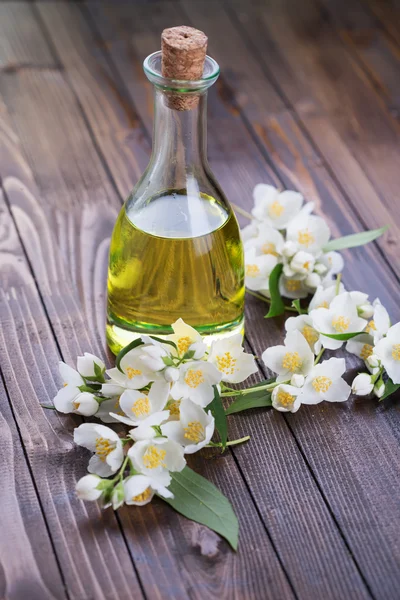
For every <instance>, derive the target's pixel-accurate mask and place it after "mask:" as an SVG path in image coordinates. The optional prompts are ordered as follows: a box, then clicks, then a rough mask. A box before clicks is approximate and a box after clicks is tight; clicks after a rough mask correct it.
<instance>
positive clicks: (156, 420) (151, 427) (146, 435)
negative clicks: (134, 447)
mask: <svg viewBox="0 0 400 600" xmlns="http://www.w3.org/2000/svg"><path fill="white" fill-rule="evenodd" d="M169 417H170V411H169V410H162V411H160V412H156V413H154V414H152V415H150V416H149V417H147V419H144V420H143V421H141V422H140V425H139V426H138V427H136V428H135V429H131V430H130V431H129V435H130V437H131V438H132V439H133V440H134V441H135V442H141V441H142V440H151V439H153V438H154V437H157V435H159V432H157V428H158V427H160V425H161V424H162V423H165V421H167V420H168V419H169Z"/></svg>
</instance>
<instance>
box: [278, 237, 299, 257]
mask: <svg viewBox="0 0 400 600" xmlns="http://www.w3.org/2000/svg"><path fill="white" fill-rule="evenodd" d="M298 249H299V247H298V245H297V244H296V242H291V241H289V242H285V243H284V244H283V246H282V252H281V254H283V256H285V257H286V258H291V257H292V256H294V255H295V254H296V252H297V250H298Z"/></svg>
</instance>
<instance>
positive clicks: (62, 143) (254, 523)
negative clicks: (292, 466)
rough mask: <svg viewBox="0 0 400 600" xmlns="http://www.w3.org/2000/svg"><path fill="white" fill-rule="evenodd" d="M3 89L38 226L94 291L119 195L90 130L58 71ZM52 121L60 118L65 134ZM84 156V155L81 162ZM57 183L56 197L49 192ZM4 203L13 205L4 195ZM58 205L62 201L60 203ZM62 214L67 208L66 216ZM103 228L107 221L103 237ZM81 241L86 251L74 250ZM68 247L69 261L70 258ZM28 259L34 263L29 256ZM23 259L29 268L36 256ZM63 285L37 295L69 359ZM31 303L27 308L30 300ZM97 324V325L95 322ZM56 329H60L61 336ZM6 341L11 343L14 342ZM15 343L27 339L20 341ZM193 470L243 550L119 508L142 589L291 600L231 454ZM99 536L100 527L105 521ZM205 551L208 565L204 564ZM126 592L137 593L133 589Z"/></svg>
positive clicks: (76, 321)
mask: <svg viewBox="0 0 400 600" xmlns="http://www.w3.org/2000/svg"><path fill="white" fill-rule="evenodd" d="M3 88H4V89H5V93H4V97H5V100H6V103H7V104H8V105H9V107H10V108H11V107H12V109H13V114H12V117H13V123H14V126H15V129H16V131H17V132H18V134H19V135H20V136H21V145H22V148H23V151H24V153H26V155H27V157H28V161H29V165H30V166H31V167H33V168H34V169H35V174H36V171H37V179H38V182H39V187H40V193H41V200H42V205H43V212H42V214H43V217H44V219H43V223H42V228H43V229H49V228H51V227H52V224H53V223H56V224H59V225H58V227H59V230H58V232H57V233H58V235H57V236H56V238H58V239H59V240H60V242H61V243H60V242H59V245H60V251H61V253H62V255H63V258H64V259H65V261H66V262H67V264H68V267H69V268H70V269H71V272H72V274H73V276H74V280H75V281H76V283H77V285H78V286H79V287H80V286H81V285H82V283H81V280H85V278H86V279H89V280H90V285H91V284H92V281H93V289H94V291H96V285H97V283H98V284H99V285H100V283H102V284H103V285H104V281H105V278H104V275H102V274H101V273H100V272H99V270H97V271H96V272H95V273H93V274H92V273H91V264H92V258H91V257H92V253H94V254H96V253H97V252H99V250H98V242H97V239H98V238H97V236H96V231H97V228H98V227H99V228H100V230H101V231H103V226H104V222H106V221H107V219H108V215H109V214H110V211H111V210H113V211H115V210H116V208H117V206H119V201H118V200H117V197H116V196H115V195H112V194H110V196H109V197H108V206H107V203H106V202H104V204H102V197H101V194H103V195H104V191H102V190H107V193H108V189H109V188H110V186H109V183H108V180H107V176H106V174H105V171H102V175H101V176H99V173H100V171H101V169H102V168H103V167H102V166H101V162H100V160H99V159H98V157H97V155H96V152H95V151H94V149H93V147H89V145H88V143H87V137H88V132H87V129H86V128H85V123H84V120H83V119H82V115H81V114H80V113H79V111H78V110H77V108H76V106H77V104H76V101H75V99H74V97H73V95H72V94H71V92H70V90H69V88H68V87H67V86H66V85H65V82H64V81H63V80H62V79H61V78H59V77H56V75H55V74H52V76H51V77H48V76H47V75H46V77H44V76H43V73H42V72H41V71H39V72H33V71H32V72H29V73H27V72H24V73H22V72H21V73H18V74H15V75H13V79H11V78H9V79H8V80H7V81H6V82H5V84H4V85H3ZM17 89H18V90H20V92H21V93H20V94H18V97H19V98H20V99H21V100H22V104H19V100H17V103H16V102H15V101H14V100H16V98H15V96H14V93H15V92H16V91H17ZM23 98H25V99H28V98H29V101H28V100H26V101H23ZM28 104H29V106H28ZM25 110H26V111H27V112H28V113H29V118H27V117H26V113H25ZM33 115H34V118H35V120H37V123H36V122H35V127H36V128H37V129H36V131H35V134H36V135H37V137H31V135H29V134H28V132H29V126H30V123H31V119H32V117H33ZM57 123H63V126H64V131H62V130H61V128H60V126H59V125H57ZM54 128H55V131H53V129H54ZM65 128H66V130H65ZM38 140H40V143H38ZM83 154H85V161H84V164H83ZM65 156H68V157H69V163H68V164H67V163H66V161H65V159H64V162H62V161H61V158H62V157H64V158H65ZM47 160H48V161H49V162H50V163H51V168H52V169H54V180H53V179H52V178H51V177H50V175H49V167H48V166H47V168H46V169H44V168H43V166H42V164H43V161H45V162H46V161H47ZM78 166H79V169H78ZM13 168H14V167H13ZM77 174H78V175H77ZM58 186H59V197H58V200H57V197H56V194H55V189H56V187H58ZM15 194H16V189H14V196H15ZM60 198H62V202H60ZM68 198H70V199H69V200H68ZM75 198H79V200H80V202H79V203H78V202H74V200H75ZM96 200H98V201H99V202H96ZM10 202H11V204H12V205H13V206H14V204H13V199H12V198H11V200H10ZM24 202H25V204H24ZM63 202H67V205H66V206H65V207H64V206H63ZM15 207H16V208H18V211H17V213H16V214H18V217H19V218H18V221H17V222H18V226H19V227H21V229H20V233H21V238H22V240H23V241H24V243H25V242H26V243H27V248H31V247H30V246H29V240H28V239H27V238H26V235H27V232H28V231H29V228H27V227H25V226H24V220H26V219H27V215H29V213H30V210H31V205H29V204H28V203H27V202H26V200H24V197H21V196H18V195H17V197H16V205H15ZM110 207H111V208H110ZM25 211H26V213H25ZM64 211H68V214H67V216H66V215H64ZM85 212H86V215H87V216H86V220H84V222H83V224H82V215H83V216H85ZM88 214H90V218H89V216H88ZM67 217H68V220H67ZM52 219H54V220H52ZM99 222H100V224H99ZM65 223H67V225H68V238H67V241H68V244H69V245H67V244H66V243H63V237H62V227H61V224H65ZM88 223H89V224H92V227H93V230H92V229H91V228H90V227H88V225H87V224H88ZM110 230H111V223H110V226H109V231H108V235H109V233H110ZM92 236H93V237H92ZM100 239H101V240H102V239H103V238H100ZM83 243H84V244H85V251H84V252H83V251H81V247H82V246H81V244H83ZM100 245H102V241H101V243H100ZM56 251H57V247H56ZM75 252H76V253H77V258H76V260H74V256H75ZM30 256H31V258H32V259H33V257H34V255H33V254H32V255H30ZM80 256H82V264H80V263H79V259H80ZM31 262H32V265H33V268H34V269H35V261H34V260H33V261H31ZM51 284H52V282H51ZM67 284H68V282H63V281H61V282H60V283H59V284H58V285H57V286H56V288H55V292H54V294H53V295H50V294H49V295H46V296H44V297H43V300H44V303H45V305H46V309H47V312H48V314H49V316H50V319H51V322H52V325H53V327H54V329H55V330H56V331H57V338H58V342H59V344H60V347H61V350H62V352H63V354H64V353H65V355H66V356H67V357H73V356H74V354H75V355H76V353H77V352H79V351H82V350H87V349H88V347H89V348H90V340H89V339H87V340H86V341H85V339H86V338H85V327H84V321H83V319H82V315H81V312H80V310H79V308H78V307H77V306H76V304H75V296H74V294H73V293H72V294H70V295H68V293H67V292H65V293H64V294H62V293H60V292H61V290H62V289H63V288H62V285H64V287H66V285H67ZM50 287H51V286H50ZM91 293H93V292H91ZM88 294H89V293H88ZM88 297H90V294H89V295H88ZM21 304H22V306H21V310H22V311H24V309H25V308H26V307H25V304H26V303H24V302H23V299H20V300H19V303H16V304H15V305H13V309H14V310H15V311H17V310H19V308H18V306H19V305H21ZM29 304H30V305H32V304H34V303H33V302H32V300H31V299H29ZM74 304H75V309H74ZM32 310H33V309H32ZM17 317H18V319H17V320H18V323H19V321H20V319H21V317H20V315H19V314H18V315H17ZM17 317H15V318H17ZM85 318H86V317H85ZM31 322H32V323H34V322H35V323H39V326H40V328H41V321H40V319H39V317H38V316H37V315H36V314H34V315H33V317H32V321H29V323H30V324H31ZM97 325H98V323H95V324H94V328H95V327H96V326H97ZM32 326H33V325H32ZM101 327H102V328H103V327H104V322H103V321H102V322H101ZM61 329H62V330H63V333H62V335H60V334H59V332H60V331H61ZM10 337H11V334H10ZM32 338H33V340H34V341H35V339H36V338H35V336H34V334H31V340H32ZM14 343H15V345H17V340H16V339H15V338H14ZM22 343H25V340H24V339H23V340H22ZM46 354H47V355H48V356H54V355H55V350H54V349H51V348H49V349H48V352H46ZM37 356H38V358H36V357H37ZM17 358H18V353H17ZM35 359H36V360H40V352H35ZM32 360H33V359H32ZM44 380H46V378H44ZM46 389H47V388H46ZM42 393H44V392H42ZM57 418H59V417H57ZM59 451H60V450H59ZM75 452H77V450H76V449H75ZM67 460H68V457H66V458H65V461H66V463H65V464H67ZM69 460H70V455H69ZM199 468H200V465H199ZM201 469H203V472H204V474H206V475H209V476H210V479H212V480H214V481H216V482H217V483H220V484H221V485H220V487H221V489H222V490H223V491H224V492H225V493H227V494H228V495H229V496H230V497H231V499H232V502H233V503H234V504H235V506H236V509H237V512H238V514H239V516H240V519H241V522H242V529H241V532H242V533H241V552H240V554H238V555H233V553H231V552H230V551H228V550H227V545H226V544H225V543H221V542H220V541H219V538H218V537H217V536H215V535H213V534H210V533H209V532H208V530H207V529H206V528H204V527H201V526H198V525H195V524H193V523H191V522H189V521H186V520H185V519H183V518H182V517H179V516H178V515H176V514H174V513H173V512H172V511H171V509H170V508H168V507H166V506H165V505H163V504H162V503H161V502H160V503H157V502H155V503H154V504H152V505H151V506H148V507H146V508H144V509H141V510H135V509H133V511H132V510H130V509H126V510H123V511H121V513H120V518H121V522H122V524H123V526H124V532H125V535H126V538H127V541H128V544H129V546H130V548H131V552H132V556H133V559H134V561H135V564H136V566H137V569H138V572H139V576H140V578H141V581H142V583H143V587H144V589H145V592H146V593H147V594H148V595H149V597H152V598H153V597H155V598H158V597H161V596H162V594H163V593H164V592H165V590H167V593H170V595H171V596H173V597H174V598H186V597H187V596H188V594H189V593H190V594H191V595H193V596H194V597H200V596H201V597H203V594H204V589H206V590H207V592H208V595H212V596H217V595H218V597H220V596H221V595H222V597H226V598H227V597H231V595H232V590H234V589H236V588H237V589H242V590H243V589H246V590H247V592H246V593H248V594H249V597H259V595H260V594H261V593H262V590H265V589H268V593H271V597H282V598H291V597H292V592H291V588H290V585H289V584H288V582H287V579H286V577H285V574H284V572H283V570H282V568H281V567H280V564H279V561H278V559H277V558H276V556H275V553H274V550H273V547H272V546H271V544H270V542H269V539H268V537H267V535H266V533H265V529H264V527H263V524H262V522H261V520H260V518H259V516H258V514H257V511H256V509H255V507H254V506H253V504H252V500H251V498H250V496H249V493H248V491H247V489H246V486H245V484H244V483H243V481H242V479H241V476H240V473H239V470H238V468H237V466H236V464H235V462H234V459H233V457H232V456H230V455H227V457H226V458H224V469H223V470H222V469H221V468H217V464H216V461H206V462H202V463H201ZM76 472H77V473H79V474H82V473H83V472H84V468H83V465H82V464H81V463H80V464H78V465H77V466H76ZM65 487H66V488H67V487H68V489H69V490H70V493H71V495H72V494H73V483H72V482H69V481H68V482H66V483H65ZM82 510H83V509H82ZM92 510H94V511H95V510H97V509H96V508H93V509H92ZM108 514H109V513H106V515H108ZM109 518H110V517H109ZM138 522H139V523H140V524H141V525H140V535H138V533H137V531H138ZM92 526H93V520H92V519H90V520H89V521H87V524H86V527H92ZM105 533H107V528H106V527H105ZM88 547H90V545H89V544H88ZM211 556H212V558H213V562H212V565H211V566H210V557H211ZM249 561H250V562H249ZM250 566H251V568H253V569H255V570H256V571H257V572H258V573H260V575H259V577H258V578H257V579H256V580H252V578H251V573H252V571H251V568H250ZM199 572H201V573H203V574H204V572H207V579H206V581H204V579H203V580H202V581H199V580H198V576H197V575H196V574H198V573H199ZM115 582H116V583H115V585H116V586H118V576H116V577H115ZM120 592H121V595H122V596H126V595H127V594H126V590H125V588H124V587H123V586H121V587H120ZM132 594H133V595H135V591H133V592H132ZM110 596H111V594H110ZM96 597H97V596H96ZM135 597H136V596H135Z"/></svg>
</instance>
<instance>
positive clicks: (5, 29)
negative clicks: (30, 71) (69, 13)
mask: <svg viewBox="0 0 400 600" xmlns="http://www.w3.org/2000/svg"><path fill="white" fill-rule="evenodd" d="M55 66H56V63H55V61H54V59H53V57H52V56H51V54H50V52H49V49H48V47H47V44H46V41H45V40H44V39H43V37H42V35H41V32H40V27H39V25H38V23H37V22H35V21H34V20H33V19H26V6H24V5H23V4H22V3H20V2H1V3H0V71H6V72H7V71H10V72H12V71H15V70H17V69H21V68H32V67H34V68H54V67H55Z"/></svg>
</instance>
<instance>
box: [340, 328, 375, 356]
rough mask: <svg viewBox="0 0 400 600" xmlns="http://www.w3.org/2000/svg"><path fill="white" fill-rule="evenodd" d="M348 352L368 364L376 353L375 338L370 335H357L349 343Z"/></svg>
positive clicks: (347, 345)
mask: <svg viewBox="0 0 400 600" xmlns="http://www.w3.org/2000/svg"><path fill="white" fill-rule="evenodd" d="M346 350H347V352H350V353H351V354H355V355H356V356H358V358H362V360H363V361H365V362H366V361H367V360H368V359H369V357H370V356H371V355H372V354H373V352H374V338H373V337H372V335H370V334H369V333H361V334H360V335H356V336H355V337H353V338H352V339H351V340H349V341H348V342H347V344H346Z"/></svg>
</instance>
